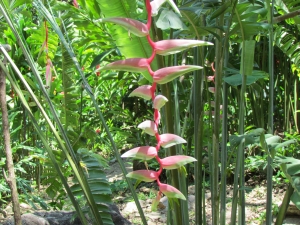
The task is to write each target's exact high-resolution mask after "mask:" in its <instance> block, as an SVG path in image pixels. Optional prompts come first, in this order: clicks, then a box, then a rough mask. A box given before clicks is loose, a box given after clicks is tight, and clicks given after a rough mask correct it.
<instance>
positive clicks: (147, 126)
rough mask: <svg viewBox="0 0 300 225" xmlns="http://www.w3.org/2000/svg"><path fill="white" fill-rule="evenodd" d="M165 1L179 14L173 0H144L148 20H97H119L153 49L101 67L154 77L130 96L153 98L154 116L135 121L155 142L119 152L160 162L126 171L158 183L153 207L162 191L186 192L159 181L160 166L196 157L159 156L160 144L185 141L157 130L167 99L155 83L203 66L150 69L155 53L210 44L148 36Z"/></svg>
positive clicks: (175, 195) (113, 20)
mask: <svg viewBox="0 0 300 225" xmlns="http://www.w3.org/2000/svg"><path fill="white" fill-rule="evenodd" d="M165 2H168V3H169V4H170V5H171V6H172V8H173V9H174V10H175V11H176V12H177V13H178V14H180V12H179V10H178V8H177V6H176V5H175V4H174V2H173V1H172V0H153V1H152V2H151V3H150V0H146V9H147V13H148V17H147V18H148V21H147V24H144V23H142V22H140V21H137V20H133V19H129V18H105V19H101V20H100V22H109V23H115V24H118V25H120V26H122V27H124V28H125V29H127V30H128V31H129V32H131V33H132V34H134V35H136V36H138V37H146V38H147V40H148V42H149V45H150V46H151V48H152V50H153V52H152V55H151V56H150V57H149V58H132V59H125V60H119V61H116V62H113V63H109V64H107V65H105V66H103V67H101V69H100V70H121V71H130V72H145V71H148V72H149V74H150V75H151V76H152V77H153V83H152V85H143V86H140V87H138V88H136V89H135V90H134V91H133V92H132V93H131V94H130V95H129V96H130V97H141V98H143V99H145V100H152V104H153V108H154V118H153V121H152V120H146V121H144V122H142V123H140V124H139V125H138V128H140V129H142V130H143V131H144V132H145V133H147V134H149V135H151V136H154V137H155V138H156V141H157V144H156V146H155V147H154V146H141V147H136V148H133V149H131V150H129V151H127V152H126V153H124V154H123V155H122V157H132V158H137V159H140V160H144V161H145V160H150V159H153V158H155V159H156V160H157V162H158V163H159V165H160V167H159V169H158V170H157V171H152V170H137V171H133V172H131V173H128V174H127V177H130V178H133V179H137V180H141V181H145V182H152V181H156V182H157V184H158V187H159V191H158V194H157V197H156V199H155V200H154V202H153V205H152V209H155V207H156V206H157V204H158V202H159V200H160V198H161V195H162V194H164V195H166V196H167V197H168V198H179V199H182V200H186V198H185V196H184V195H183V194H182V193H181V192H180V191H179V190H178V189H176V188H175V187H172V186H171V185H168V184H164V183H161V182H160V180H159V176H160V174H161V172H162V170H163V169H178V168H180V167H182V166H184V165H185V164H187V163H191V162H194V161H196V159H195V158H193V157H190V156H184V155H176V156H169V157H166V158H162V159H161V158H160V157H159V156H158V151H159V150H160V148H161V147H163V148H169V147H171V146H174V145H177V144H183V143H186V141H185V140H184V139H183V138H181V137H179V136H178V135H175V134H169V133H166V134H160V133H159V123H160V112H159V110H160V109H161V108H162V107H163V106H164V105H165V104H166V103H167V102H168V99H167V98H166V97H165V96H163V95H160V94H159V95H156V93H155V92H156V86H157V84H165V83H168V82H170V81H172V80H174V79H175V78H177V77H178V76H181V75H184V74H186V73H190V72H192V71H194V70H198V69H202V67H200V66H195V65H182V66H172V67H166V68H161V69H159V70H157V71H152V69H151V63H152V61H153V60H154V57H155V55H156V54H159V55H162V56H165V55H170V54H175V53H178V52H180V51H183V50H186V49H188V48H192V47H196V46H203V45H211V43H209V42H205V41H198V40H181V39H178V40H162V41H158V42H153V41H152V39H151V37H150V34H149V33H150V32H149V30H150V27H151V22H152V18H151V16H152V15H155V13H157V12H158V10H159V8H160V7H161V6H162V4H164V3H165Z"/></svg>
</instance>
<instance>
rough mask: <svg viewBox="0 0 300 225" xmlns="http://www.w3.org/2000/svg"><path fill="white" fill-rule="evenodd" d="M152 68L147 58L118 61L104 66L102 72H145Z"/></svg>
mask: <svg viewBox="0 0 300 225" xmlns="http://www.w3.org/2000/svg"><path fill="white" fill-rule="evenodd" d="M149 68H150V65H149V63H148V61H147V59H145V58H131V59H124V60H118V61H115V62H112V63H109V64H107V65H105V66H103V67H102V68H101V69H100V70H121V71H128V72H144V71H147V70H148V69H149Z"/></svg>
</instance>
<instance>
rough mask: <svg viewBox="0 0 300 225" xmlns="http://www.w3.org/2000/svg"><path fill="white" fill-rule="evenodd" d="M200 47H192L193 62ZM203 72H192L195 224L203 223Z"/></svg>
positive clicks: (197, 58) (196, 60)
mask: <svg viewBox="0 0 300 225" xmlns="http://www.w3.org/2000/svg"><path fill="white" fill-rule="evenodd" d="M199 51H200V48H199V47H198V48H195V49H194V64H196V65H197V64H198V65H199V63H201V57H200V56H199V54H200V52H199ZM202 76H203V73H202V71H195V72H194V81H193V108H194V112H193V115H194V151H195V158H196V159H197V162H196V163H195V169H194V170H195V199H196V201H195V216H196V218H195V220H196V224H202V223H203V215H202V199H203V195H202V192H203V185H202V183H203V176H202V153H203V142H202V137H203V127H204V126H203V120H202V118H201V117H202V116H203V107H202V104H203V103H202V98H203V97H202V96H203V94H202V92H203V79H202Z"/></svg>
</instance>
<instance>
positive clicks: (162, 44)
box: [0, 0, 300, 225]
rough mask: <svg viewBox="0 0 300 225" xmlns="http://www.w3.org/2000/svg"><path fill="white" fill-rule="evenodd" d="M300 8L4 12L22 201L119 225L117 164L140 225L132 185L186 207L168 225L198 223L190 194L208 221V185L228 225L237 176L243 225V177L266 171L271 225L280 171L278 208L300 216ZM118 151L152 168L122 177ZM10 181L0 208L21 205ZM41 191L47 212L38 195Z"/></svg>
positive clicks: (97, 6) (17, 6) (220, 4)
mask: <svg viewBox="0 0 300 225" xmlns="http://www.w3.org/2000/svg"><path fill="white" fill-rule="evenodd" d="M299 10H300V1H298V0H296V1H295V0H277V1H270V0H266V1H262V0H257V1H252V0H248V1H238V0H232V1H217V0H216V1H205V0H203V1H194V0H177V1H172V0H153V1H151V2H150V1H149V0H146V1H145V2H144V1H142V0H109V1H108V0H87V1H83V0H77V1H76V0H73V1H58V0H53V1H52V0H49V1H41V0H34V1H28V0H14V1H8V0H1V1H0V32H1V33H2V34H3V35H2V36H1V37H0V44H1V45H2V44H8V45H10V46H11V50H10V51H9V52H8V53H7V52H6V50H5V48H4V47H3V46H2V47H1V48H0V50H1V51H0V55H1V56H0V66H1V68H0V71H1V72H2V73H3V74H4V75H5V77H6V83H5V86H6V89H7V91H6V105H7V107H8V110H9V117H8V120H9V129H10V138H11V147H12V158H13V162H14V171H15V173H16V180H17V185H18V193H19V200H20V201H25V202H27V203H29V204H30V205H31V206H32V207H37V205H40V206H41V207H43V208H44V209H50V208H54V209H62V208H63V207H64V204H65V200H64V199H65V196H66V195H67V196H68V198H69V199H70V201H71V203H72V205H73V207H74V209H75V210H76V212H77V214H78V216H79V217H80V219H81V221H82V223H83V224H88V221H87V219H86V213H88V214H89V217H90V218H93V221H94V223H95V224H100V225H101V224H113V223H112V220H111V218H110V216H109V210H108V207H107V206H108V204H110V203H111V197H112V192H111V189H110V187H111V186H110V185H109V182H108V181H107V178H106V176H105V173H104V168H106V167H108V163H107V162H108V160H109V159H111V158H115V159H116V160H117V161H118V163H119V164H120V167H121V169H122V172H123V174H124V179H125V181H126V182H127V184H128V188H129V190H130V191H131V193H132V196H133V198H134V200H135V202H136V204H137V206H138V210H139V213H140V215H141V219H142V223H143V224H147V221H146V218H145V216H144V213H143V211H142V209H141V207H140V205H139V201H138V198H137V195H136V193H135V189H134V187H133V185H132V179H129V178H134V179H137V180H143V181H146V182H150V181H151V182H152V181H154V180H156V181H157V183H158V186H159V189H157V191H159V194H158V197H157V198H156V201H159V196H160V195H161V194H162V193H163V194H165V195H166V196H168V197H171V198H172V197H175V198H179V200H178V201H177V202H178V204H172V206H173V208H172V210H170V213H169V217H168V224H172V225H177V224H178V225H179V224H189V215H188V207H187V202H186V201H184V199H185V198H186V196H187V185H189V184H191V183H190V182H193V183H194V184H195V187H196V212H195V215H196V216H195V223H196V224H204V221H205V215H203V207H205V206H204V205H203V199H202V196H203V192H204V183H206V182H208V183H209V187H210V190H211V193H212V222H213V224H225V215H226V182H227V180H228V176H229V175H230V174H234V176H233V180H234V181H233V185H234V194H235V195H234V196H235V197H234V198H233V199H232V212H231V216H232V217H231V224H236V221H238V224H245V199H244V195H245V188H244V187H245V180H244V178H245V176H244V174H245V171H246V172H247V171H250V170H251V171H258V172H261V171H262V169H264V168H266V170H267V174H266V179H267V180H268V198H267V209H266V222H267V224H271V218H272V207H271V206H272V199H271V197H270V196H271V192H272V180H274V179H272V177H273V178H274V176H275V174H274V175H273V171H274V169H275V170H276V171H278V170H280V171H281V172H282V173H281V176H284V177H285V178H286V180H287V182H288V183H289V188H288V191H289V192H290V193H289V194H287V195H286V196H287V197H286V198H287V199H284V201H283V202H289V200H291V201H293V202H294V203H295V204H296V206H297V207H298V208H300V206H299V193H300V188H299V169H298V168H299V160H298V158H299V150H298V147H297V140H298V139H299V137H298V133H299V127H300V120H299V117H298V113H299V96H298V90H299V73H300V69H299V65H300V50H299V49H300V45H299V43H298V42H297V40H298V39H299V29H300V27H299V24H300V18H299V14H300V12H299ZM4 62H7V63H4ZM192 65H193V66H192ZM199 69H200V70H199ZM184 74H185V75H184ZM183 75H184V76H183ZM149 100H150V101H149ZM1 116H2V114H1ZM2 123H3V122H2ZM2 123H1V125H2ZM137 127H138V128H141V129H142V130H143V131H144V133H146V134H144V133H142V134H141V132H140V131H139V130H137V129H136V128H137ZM0 129H1V133H2V132H4V127H1V128H0ZM2 138H3V137H2V136H1V141H0V143H1V144H0V166H1V168H2V169H3V170H4V171H6V170H7V169H6V166H5V165H6V158H7V156H6V147H5V145H4V144H3V143H4V139H2ZM2 140H3V141H2ZM183 143H184V144H183ZM178 144H183V145H178ZM153 146H155V147H153ZM160 146H162V147H163V148H162V149H160ZM129 149H131V150H129ZM245 149H246V151H245ZM158 150H159V151H158ZM123 151H124V152H125V153H124V154H123V155H122V156H123V157H133V158H137V159H139V160H141V161H148V165H151V164H153V165H155V166H153V167H152V166H151V168H149V170H148V168H147V169H146V170H141V171H134V172H132V173H129V174H127V171H126V169H125V166H124V164H123V160H122V159H121V155H120V152H122V153H123ZM205 156H207V157H208V164H205V162H204V160H203V158H204V157H205ZM154 159H156V161H155V160H154ZM187 163H188V164H187ZM230 165H235V166H234V167H231V166H230ZM163 168H164V169H167V170H168V172H167V173H166V175H167V181H166V182H167V183H166V184H165V183H163V182H161V181H160V178H159V175H160V173H161V172H162V169H163ZM207 171H209V177H207V176H205V174H207V173H206V172H207ZM219 172H221V173H219ZM190 173H193V180H192V181H191V177H187V176H186V175H187V174H190ZM4 174H6V173H5V172H4ZM126 174H127V176H126ZM220 174H221V175H220ZM57 177H59V179H57ZM6 181H7V178H5V176H3V175H0V196H1V201H0V206H1V207H3V206H4V205H5V204H7V203H8V201H10V197H11V194H12V193H11V190H10V188H9V186H8V185H7V182H6ZM45 187H46V190H45V192H46V194H47V196H48V197H49V198H50V199H51V200H50V203H49V202H48V204H46V202H45V199H43V198H41V197H37V196H36V194H35V193H36V192H37V191H42V190H43V189H44V188H45ZM154 202H155V201H154ZM156 203H157V202H156ZM154 206H155V204H154ZM285 207H287V205H286V204H282V207H281V209H280V212H279V215H278V219H277V222H276V223H277V224H281V223H282V219H283V218H284V213H285ZM154 208H155V207H153V209H154ZM237 208H239V210H237ZM237 211H238V212H237Z"/></svg>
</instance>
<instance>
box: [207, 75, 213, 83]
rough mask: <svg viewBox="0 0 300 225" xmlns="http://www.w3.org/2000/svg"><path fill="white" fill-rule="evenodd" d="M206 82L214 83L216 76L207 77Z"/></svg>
mask: <svg viewBox="0 0 300 225" xmlns="http://www.w3.org/2000/svg"><path fill="white" fill-rule="evenodd" d="M206 80H207V81H208V82H210V81H212V82H214V81H215V76H207V77H206Z"/></svg>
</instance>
